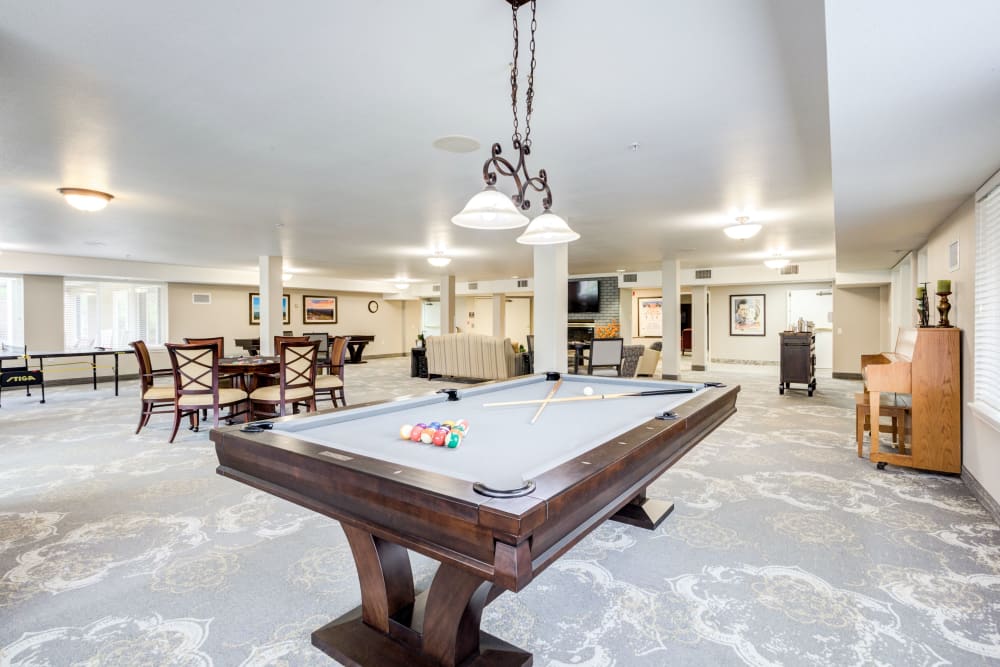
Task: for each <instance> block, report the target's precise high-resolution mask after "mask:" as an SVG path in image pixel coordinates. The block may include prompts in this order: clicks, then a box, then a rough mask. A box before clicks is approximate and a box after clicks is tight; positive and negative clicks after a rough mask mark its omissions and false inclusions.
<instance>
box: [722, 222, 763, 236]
mask: <svg viewBox="0 0 1000 667" xmlns="http://www.w3.org/2000/svg"><path fill="white" fill-rule="evenodd" d="M722 231H724V232H725V233H726V236H728V237H729V238H731V239H748V238H750V237H751V236H756V235H757V232H759V231H760V225H758V224H754V223H745V222H744V223H741V224H739V225H733V226H732V227H726V228H725V229H723V230H722Z"/></svg>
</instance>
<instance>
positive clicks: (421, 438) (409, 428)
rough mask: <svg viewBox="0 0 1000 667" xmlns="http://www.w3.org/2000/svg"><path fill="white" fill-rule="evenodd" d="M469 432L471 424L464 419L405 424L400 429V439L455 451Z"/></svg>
mask: <svg viewBox="0 0 1000 667" xmlns="http://www.w3.org/2000/svg"><path fill="white" fill-rule="evenodd" d="M468 432H469V422H467V421H465V420H464V419H458V420H456V421H443V422H430V423H428V424H414V425H410V424H403V426H402V427H400V429H399V437H400V438H402V439H403V440H411V441H413V442H422V443H424V444H425V445H437V446H438V447H449V448H451V449H455V448H456V447H458V446H459V445H460V444H462V438H464V437H465V435H466V434H467V433H468Z"/></svg>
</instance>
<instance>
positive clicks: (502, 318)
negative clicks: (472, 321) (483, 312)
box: [493, 294, 524, 343]
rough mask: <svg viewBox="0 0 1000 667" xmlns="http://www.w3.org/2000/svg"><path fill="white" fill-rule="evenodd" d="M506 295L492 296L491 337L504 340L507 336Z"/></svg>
mask: <svg viewBox="0 0 1000 667" xmlns="http://www.w3.org/2000/svg"><path fill="white" fill-rule="evenodd" d="M506 331H507V295H506V294H494V295H493V335H494V336H499V337H500V338H505V337H506V336H507V334H506ZM519 342H522V343H523V342H524V341H519Z"/></svg>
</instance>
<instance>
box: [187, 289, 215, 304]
mask: <svg viewBox="0 0 1000 667" xmlns="http://www.w3.org/2000/svg"><path fill="white" fill-rule="evenodd" d="M191 303H196V304H198V305H199V306H208V305H211V303H212V293H211V292H192V293H191Z"/></svg>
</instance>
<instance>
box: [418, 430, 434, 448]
mask: <svg viewBox="0 0 1000 667" xmlns="http://www.w3.org/2000/svg"><path fill="white" fill-rule="evenodd" d="M433 440H434V429H432V428H425V429H424V431H423V433H421V434H420V442H422V443H424V444H425V445H429V444H431V442H432V441H433Z"/></svg>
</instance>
